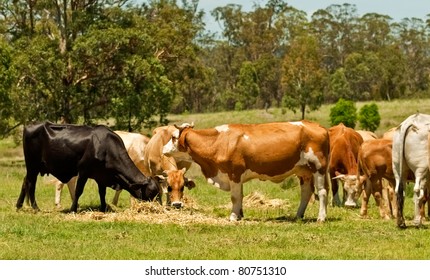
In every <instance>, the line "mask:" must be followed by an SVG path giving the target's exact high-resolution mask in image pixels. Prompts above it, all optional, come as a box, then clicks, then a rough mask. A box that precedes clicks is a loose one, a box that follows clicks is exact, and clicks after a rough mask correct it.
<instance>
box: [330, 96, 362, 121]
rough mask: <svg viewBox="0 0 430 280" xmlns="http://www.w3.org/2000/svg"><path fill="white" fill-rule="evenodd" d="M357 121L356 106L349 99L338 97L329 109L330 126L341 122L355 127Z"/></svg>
mask: <svg viewBox="0 0 430 280" xmlns="http://www.w3.org/2000/svg"><path fill="white" fill-rule="evenodd" d="M356 122H357V107H355V104H354V102H352V101H351V100H345V99H343V98H341V99H339V100H338V101H337V102H336V104H335V105H334V106H333V107H332V108H331V109H330V123H331V125H332V126H335V125H338V124H340V123H343V124H344V125H345V126H347V127H350V128H355V124H356Z"/></svg>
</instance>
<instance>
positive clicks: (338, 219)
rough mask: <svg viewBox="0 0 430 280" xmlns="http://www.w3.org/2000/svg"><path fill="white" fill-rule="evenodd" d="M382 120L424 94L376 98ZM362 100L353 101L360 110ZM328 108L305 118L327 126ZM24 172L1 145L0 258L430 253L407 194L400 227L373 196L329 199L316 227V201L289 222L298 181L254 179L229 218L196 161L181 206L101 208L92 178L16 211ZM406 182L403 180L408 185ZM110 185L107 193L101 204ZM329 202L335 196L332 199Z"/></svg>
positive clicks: (46, 190)
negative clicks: (362, 210) (363, 209)
mask: <svg viewBox="0 0 430 280" xmlns="http://www.w3.org/2000/svg"><path fill="white" fill-rule="evenodd" d="M377 104H378V107H379V112H380V114H381V125H380V127H379V129H378V130H377V131H376V133H377V134H378V135H381V134H382V133H383V132H384V131H385V130H387V129H389V128H391V127H393V126H395V125H397V124H399V123H400V122H401V121H402V120H403V119H404V118H406V117H407V116H409V115H410V114H413V113H415V112H417V111H420V112H422V113H430V100H410V101H394V102H379V103H377ZM361 105H363V104H360V103H359V104H357V107H358V108H360V106H361ZM329 110H330V107H328V106H323V107H322V108H321V109H320V110H319V111H316V112H311V113H309V114H308V119H310V120H313V121H317V122H319V123H321V124H322V125H324V126H326V127H329ZM298 118H299V115H298V114H293V113H291V112H287V113H286V114H283V113H282V111H281V109H269V110H268V112H266V111H258V110H256V111H247V112H231V113H214V114H195V115H192V114H189V115H180V116H179V115H174V116H170V117H169V119H170V120H171V122H172V123H178V124H179V123H181V122H192V121H194V122H195V124H196V128H205V127H212V126H216V125H220V124H223V123H232V122H237V123H251V122H270V121H289V120H297V119H298ZM24 174H25V167H24V164H23V158H22V151H21V147H20V146H17V147H16V146H15V145H14V144H13V141H12V140H11V139H4V140H1V141H0V176H1V182H2V184H1V188H0V247H1V248H2V249H1V250H0V259H2V260H16V259H24V260H39V259H40V260H60V259H61V260H142V259H147V260H230V259H231V260H381V259H383V260H391V259H392V260H415V259H428V258H429V257H430V253H429V249H430V244H429V242H428V240H429V236H430V228H429V226H428V225H429V222H428V221H426V222H424V226H422V227H421V228H415V227H413V226H412V215H413V209H412V198H411V192H410V191H409V192H408V193H407V196H408V197H407V199H406V204H405V218H406V220H407V225H408V228H407V229H404V230H401V229H398V228H397V226H396V222H395V220H381V219H380V218H379V213H378V209H377V207H376V206H375V204H374V200H373V198H371V203H370V208H369V218H368V219H363V218H361V217H360V216H359V209H346V208H341V207H333V206H331V205H329V207H328V210H327V220H326V222H325V223H317V222H316V218H317V215H318V201H315V202H313V203H310V204H309V205H308V209H307V210H306V212H305V219H304V220H298V221H297V220H294V216H295V214H296V211H297V207H298V203H299V201H300V199H299V197H300V189H299V187H298V183H297V181H296V179H295V178H291V179H289V180H286V181H284V182H283V183H281V184H274V183H270V182H262V181H251V182H248V183H246V184H245V186H244V195H245V199H244V209H243V210H244V215H245V218H244V219H243V220H242V221H239V222H230V221H228V217H229V214H230V210H231V203H230V195H229V193H227V192H224V191H221V190H218V189H216V188H215V187H213V186H211V185H209V184H208V183H206V181H205V180H204V178H203V176H202V174H201V172H200V170H199V168H198V166H193V167H192V169H191V170H189V171H188V173H187V174H188V177H191V178H193V179H194V180H195V182H196V185H197V187H196V188H194V189H192V190H186V191H185V197H186V198H185V199H186V200H185V203H186V206H185V208H184V209H181V210H176V209H169V208H166V207H161V206H159V205H156V204H152V203H143V204H138V205H135V206H133V207H131V206H130V201H129V194H128V193H127V192H123V193H122V194H121V197H120V201H119V205H118V207H115V208H112V210H111V211H110V212H107V213H101V212H98V211H97V210H95V209H97V207H98V206H99V203H100V201H99V197H98V193H97V187H96V185H95V184H94V182H93V181H91V180H90V181H89V182H88V183H87V186H86V187H85V190H84V193H83V195H82V197H81V199H80V211H79V212H78V213H77V214H71V213H68V209H69V208H70V206H71V200H70V196H69V194H68V190H67V188H65V189H64V190H63V195H62V207H61V208H60V209H55V206H54V191H55V190H54V186H53V185H52V184H50V182H49V179H47V178H46V177H39V179H38V183H37V188H36V199H37V202H38V205H39V207H40V209H41V211H40V212H37V213H34V212H33V211H32V210H31V209H30V208H29V207H26V208H24V209H23V210H21V211H19V212H17V211H16V209H15V203H16V200H17V198H18V195H19V192H20V188H21V184H22V180H23V177H24ZM410 187H411V186H409V188H410ZM113 195H114V191H113V190H108V192H107V201H108V202H110V201H111V200H112V198H113ZM329 198H331V194H330V195H329Z"/></svg>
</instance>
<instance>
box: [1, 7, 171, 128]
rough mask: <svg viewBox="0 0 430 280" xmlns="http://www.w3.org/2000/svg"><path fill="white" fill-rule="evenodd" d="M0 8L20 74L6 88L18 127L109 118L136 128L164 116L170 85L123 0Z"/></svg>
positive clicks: (144, 29) (143, 25)
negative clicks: (39, 122) (38, 121)
mask: <svg viewBox="0 0 430 280" xmlns="http://www.w3.org/2000/svg"><path fill="white" fill-rule="evenodd" d="M3 3H5V4H3ZM2 4H3V5H1V6H0V14H1V15H2V17H1V18H0V20H2V22H3V24H4V25H6V27H7V28H5V31H4V36H5V37H6V38H7V39H8V40H9V42H10V44H11V45H12V46H13V50H14V54H13V63H12V66H11V69H13V71H14V73H16V74H17V76H16V80H15V82H14V83H13V86H12V88H11V91H10V97H11V99H12V101H13V104H14V105H15V106H16V108H14V118H15V120H16V122H18V123H24V122H27V121H29V120H36V119H50V120H54V121H55V120H57V119H59V118H60V116H63V117H64V118H65V119H66V120H67V121H69V122H84V123H91V122H94V120H95V119H100V118H110V117H114V118H115V119H116V125H117V127H118V128H123V129H128V130H135V129H139V128H140V127H141V126H142V125H151V123H152V122H153V120H152V116H153V115H156V114H158V115H159V116H160V121H163V120H164V119H165V116H166V115H167V112H168V110H169V106H170V103H171V99H172V95H171V83H170V81H169V79H168V78H167V77H166V75H165V68H164V66H163V64H162V63H161V60H160V59H159V56H158V53H157V49H156V48H155V47H154V46H155V44H154V42H155V40H153V39H154V38H153V37H151V36H150V32H149V31H148V25H149V23H148V21H147V19H146V18H144V17H142V16H141V14H140V13H139V11H140V10H139V9H138V8H137V7H134V6H132V5H129V4H128V1H127V0H103V1H100V0H98V1H97V0H86V1H81V0H70V1H60V0H27V1H5V2H2ZM148 104H151V106H148Z"/></svg>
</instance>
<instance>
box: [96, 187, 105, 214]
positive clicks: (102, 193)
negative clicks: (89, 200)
mask: <svg viewBox="0 0 430 280" xmlns="http://www.w3.org/2000/svg"><path fill="white" fill-rule="evenodd" d="M98 186H99V196H100V211H101V212H106V211H107V205H106V186H104V185H100V184H98Z"/></svg>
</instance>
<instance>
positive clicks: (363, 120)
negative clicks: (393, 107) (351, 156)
mask: <svg viewBox="0 0 430 280" xmlns="http://www.w3.org/2000/svg"><path fill="white" fill-rule="evenodd" d="M357 119H358V121H359V122H360V127H361V128H363V129H364V130H369V131H372V132H375V130H376V129H377V128H378V127H379V124H380V122H381V116H380V115H379V109H378V105H376V103H374V102H372V103H370V104H366V105H364V106H363V107H361V109H360V111H359V112H358V116H357Z"/></svg>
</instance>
